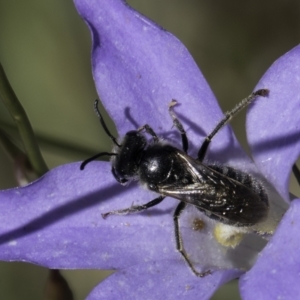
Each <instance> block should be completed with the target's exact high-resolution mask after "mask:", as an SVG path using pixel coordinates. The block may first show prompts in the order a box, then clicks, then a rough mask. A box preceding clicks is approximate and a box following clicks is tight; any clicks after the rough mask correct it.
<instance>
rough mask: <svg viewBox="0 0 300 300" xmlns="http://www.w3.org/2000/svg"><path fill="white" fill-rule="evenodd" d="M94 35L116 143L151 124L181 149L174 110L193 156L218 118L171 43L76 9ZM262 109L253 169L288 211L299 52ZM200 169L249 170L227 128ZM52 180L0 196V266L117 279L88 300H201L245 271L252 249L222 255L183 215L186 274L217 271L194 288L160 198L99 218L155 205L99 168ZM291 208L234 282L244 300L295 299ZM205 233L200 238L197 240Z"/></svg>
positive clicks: (252, 125) (167, 204) (297, 130)
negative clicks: (209, 163) (104, 273)
mask: <svg viewBox="0 0 300 300" xmlns="http://www.w3.org/2000/svg"><path fill="white" fill-rule="evenodd" d="M75 4H76V7H77V9H78V11H79V13H80V14H81V16H82V17H83V19H84V20H85V21H86V22H87V24H88V26H89V27H90V29H91V32H92V37H93V56H92V63H93V72H94V79H95V83H96V86H97V89H98V92H99V96H100V97H101V101H102V102H103V104H104V105H105V107H106V109H107V111H108V112H109V114H110V115H111V117H112V118H113V120H114V121H115V123H116V126H117V130H118V132H119V134H120V136H122V135H124V134H125V133H126V132H127V131H129V130H132V129H135V128H137V127H139V126H141V125H144V124H145V123H148V124H149V125H151V126H152V127H153V129H154V130H155V131H156V132H157V133H158V134H160V135H162V136H164V137H167V138H168V139H170V140H172V141H176V140H177V141H180V139H179V135H178V133H177V132H176V130H173V129H172V121H171V119H170V117H169V116H168V112H167V108H168V103H169V102H170V101H171V99H176V100H178V102H179V103H180V105H179V106H178V107H176V112H177V113H178V115H179V117H180V120H182V122H183V124H184V126H185V128H186V130H187V134H188V137H189V140H190V142H191V147H190V151H189V153H190V155H192V156H195V155H196V153H197V149H198V148H199V147H200V145H201V143H202V141H203V138H204V137H205V135H206V134H207V133H209V132H210V131H211V130H212V129H213V128H214V126H215V125H216V123H217V122H218V121H219V120H220V119H221V118H222V116H223V113H222V112H221V110H220V108H219V106H218V104H217V102H216V100H215V98H214V95H213V93H212V92H211V90H210V88H209V86H208V84H207V83H206V81H205V79H204V78H203V76H202V74H201V73H200V71H199V69H198V68H197V66H196V64H195V63H194V61H193V60H192V58H191V57H190V55H189V53H188V52H187V50H186V49H185V48H184V46H183V45H182V44H181V43H180V42H179V41H178V40H177V39H176V38H175V37H174V36H172V35H171V34H170V33H168V32H166V31H164V30H163V29H161V28H158V27H157V25H155V24H153V23H152V22H151V21H149V20H148V19H146V18H145V17H143V16H141V15H140V14H138V13H137V12H135V11H134V10H132V9H131V8H130V7H128V6H126V5H125V4H124V3H123V2H122V1H120V0H110V1H103V2H101V4H100V2H99V1H96V0H90V1H84V0H76V1H75ZM259 88H268V89H269V90H270V95H269V97H268V98H261V99H259V100H258V101H256V102H255V103H254V105H252V106H251V108H250V110H249V111H248V117H247V133H248V138H249V143H250V146H251V148H252V154H253V159H254V161H255V164H256V167H257V168H258V169H259V170H260V172H261V173H262V174H263V175H264V176H265V177H266V179H267V180H268V181H269V182H271V183H272V184H273V185H274V186H275V188H276V190H277V191H278V193H279V194H280V195H281V196H282V198H283V199H284V200H285V201H286V202H287V203H289V202H290V195H289V191H288V181H289V176H290V171H291V167H292V165H293V163H294V162H295V161H296V159H297V158H298V156H299V152H300V126H299V125H298V124H300V122H299V121H300V47H299V46H298V47H296V48H294V49H292V50H291V51H290V52H288V53H287V54H285V55H284V56H283V57H281V58H280V59H279V60H278V61H276V62H275V63H274V64H273V65H272V66H271V68H270V69H269V70H268V71H267V73H266V74H265V75H264V76H263V78H262V79H261V81H260V82H259V84H258V85H257V86H256V88H255V90H256V89H259ZM208 158H209V159H210V160H217V161H220V162H222V163H226V164H230V165H233V166H235V167H238V168H240V169H242V170H252V171H253V169H254V166H253V163H252V162H251V160H250V159H249V158H248V157H247V156H246V155H245V153H244V152H243V150H242V149H241V148H240V146H239V144H238V142H237V141H236V139H235V137H234V135H233V134H232V131H231V130H230V127H226V128H224V129H223V130H222V131H221V132H219V133H218V134H217V136H216V137H215V139H214V140H213V142H212V144H211V146H210V148H209V155H208ZM79 166H80V164H79V163H74V164H69V165H64V166H61V167H59V168H56V169H54V170H52V171H50V172H49V173H48V174H46V175H45V176H44V177H42V178H40V179H39V180H38V181H36V182H34V183H32V184H30V185H28V186H27V187H23V188H16V189H11V190H7V191H2V192H1V193H0V213H1V218H0V234H1V235H0V259H2V260H6V261H14V260H18V261H27V262H32V263H36V264H40V265H43V266H46V267H49V268H59V269H64V268H68V269H80V268H91V269H92V268H94V269H116V270H117V272H115V273H114V274H113V275H112V276H110V277H109V278H108V279H106V280H105V281H104V282H103V283H102V284H101V285H99V286H97V287H96V288H95V289H94V290H93V291H92V292H91V294H90V295H89V297H88V299H102V298H103V299H119V298H122V299H124V298H125V299H142V298H144V299H157V298H161V297H162V295H163V297H164V298H166V299H175V298H184V297H186V298H188V299H207V298H209V297H210V296H211V295H212V294H213V293H214V292H215V290H216V289H218V287H220V286H221V285H222V284H223V283H225V282H227V281H229V280H231V279H233V278H237V277H239V276H241V275H242V274H243V272H242V271H241V268H245V269H249V268H250V266H251V264H252V263H253V262H251V259H254V258H255V256H253V255H255V253H256V252H257V251H258V249H252V248H255V245H254V244H252V242H253V240H252V239H251V237H250V238H249V239H248V240H247V239H246V241H245V242H244V243H242V244H241V246H238V247H237V248H236V249H232V250H226V249H224V248H222V246H220V245H219V244H218V243H217V242H216V241H215V240H214V239H213V238H212V236H211V233H210V232H209V231H208V230H206V229H205V230H203V231H201V232H198V231H193V230H192V226H191V223H192V221H193V220H194V218H195V216H196V212H195V210H194V209H193V207H191V208H190V209H189V210H187V211H186V212H185V213H184V215H183V217H182V221H181V230H182V235H183V237H184V239H185V246H186V248H187V249H188V252H189V253H190V254H191V256H192V257H193V260H195V266H196V267H197V268H200V269H201V267H204V268H205V267H212V266H215V267H217V268H218V270H216V271H214V272H213V274H212V275H210V276H206V277H205V278H198V277H196V276H195V275H194V274H193V273H192V272H191V271H190V269H189V268H188V267H187V265H186V264H185V262H184V261H183V259H182V257H181V256H180V254H179V253H178V252H177V251H176V250H175V241H174V233H173V220H172V213H173V210H174V208H175V207H176V204H177V203H178V201H177V200H175V199H171V198H167V199H166V200H164V201H163V202H162V203H161V204H160V205H159V206H157V207H155V208H153V209H150V210H149V211H147V212H145V213H141V214H135V215H130V216H111V217H109V218H108V219H107V220H103V219H102V217H101V213H103V212H107V211H111V210H114V209H120V208H125V207H128V206H130V205H131V204H132V203H135V204H137V203H146V202H147V201H149V200H151V199H153V198H154V197H155V195H153V193H151V192H150V191H146V190H143V189H142V188H141V187H139V186H138V185H137V184H131V185H129V186H128V187H122V186H120V185H119V184H118V183H116V181H115V180H114V178H113V176H112V175H111V173H110V164H109V163H107V162H93V163H91V164H89V165H88V166H87V167H86V169H85V170H84V172H81V171H80V170H79ZM299 220H300V202H299V200H294V201H293V202H292V205H291V206H290V208H289V210H288V212H287V213H286V214H285V216H284V217H283V219H282V221H281V223H280V225H279V226H278V229H277V230H276V233H275V234H274V236H273V237H272V239H271V241H270V242H269V243H268V245H267V246H266V247H265V249H264V250H263V251H262V252H261V254H260V255H259V258H258V259H257V261H256V263H255V265H254V266H253V267H252V268H251V269H250V271H248V272H247V273H245V274H244V275H242V276H241V280H240V285H241V294H242V297H243V299H253V297H254V295H255V297H256V298H257V299H274V298H282V299H296V298H297V297H298V295H299V292H300V289H299V287H298V284H297V283H298V281H299V274H300V256H299V255H298V249H299V246H300V242H299V241H300V230H299V229H300V228H299V222H300V221H299ZM206 231H207V232H206Z"/></svg>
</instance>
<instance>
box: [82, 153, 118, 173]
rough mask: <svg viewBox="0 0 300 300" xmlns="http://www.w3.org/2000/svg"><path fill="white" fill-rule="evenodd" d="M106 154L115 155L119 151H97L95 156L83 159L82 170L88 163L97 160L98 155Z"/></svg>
mask: <svg viewBox="0 0 300 300" xmlns="http://www.w3.org/2000/svg"><path fill="white" fill-rule="evenodd" d="M104 155H108V156H113V155H117V153H109V152H100V153H97V154H96V155H94V156H92V157H90V158H88V159H86V160H85V161H83V162H82V163H81V165H80V170H81V171H82V170H83V169H84V168H85V166H86V165H87V164H88V163H90V162H91V161H93V160H96V159H97V158H98V157H100V156H104Z"/></svg>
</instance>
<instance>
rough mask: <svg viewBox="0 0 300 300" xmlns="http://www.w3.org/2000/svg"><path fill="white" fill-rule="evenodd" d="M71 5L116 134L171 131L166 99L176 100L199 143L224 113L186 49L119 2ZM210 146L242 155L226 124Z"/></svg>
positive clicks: (224, 156) (80, 1) (225, 154)
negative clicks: (87, 39) (88, 40)
mask: <svg viewBox="0 0 300 300" xmlns="http://www.w3.org/2000/svg"><path fill="white" fill-rule="evenodd" d="M75 5H76V7H77V9H78V11H79V13H80V15H81V16H82V17H83V18H84V20H85V21H86V22H87V24H88V25H89V27H90V29H91V32H92V37H93V58H92V62H93V72H94V79H95V83H96V87H97V90H98V93H99V95H100V98H101V101H102V102H103V104H104V105H105V107H106V109H107V110H108V112H109V114H110V115H111V117H112V118H113V120H114V121H115V123H116V126H117V130H118V132H119V134H120V135H124V133H126V132H127V131H128V130H132V129H135V128H137V127H140V126H142V125H144V124H145V123H148V124H149V125H150V126H152V127H153V129H154V130H155V131H156V132H159V133H162V132H164V133H165V132H168V131H170V129H171V128H172V121H171V118H170V117H169V115H168V104H169V103H170V101H171V100H172V99H176V100H177V101H178V102H179V103H180V104H181V105H180V106H179V107H178V108H177V109H176V110H177V112H178V114H179V116H180V119H181V120H182V121H183V123H184V126H185V128H186V130H187V133H188V136H189V138H190V140H191V141H192V143H194V146H195V147H196V148H199V146H200V145H201V143H202V141H203V137H204V136H205V135H206V134H208V133H209V132H210V131H211V130H212V129H213V128H214V126H215V125H216V123H217V121H219V120H220V119H221V118H222V115H223V114H222V112H221V110H220V108H219V106H218V104H217V102H216V100H215V97H214V95H213V94H212V92H211V90H210V88H209V86H208V84H207V82H206V81H205V79H204V77H203V75H202V74H201V72H200V71H199V69H198V67H197V65H196V64H195V62H194V60H193V59H192V57H191V56H190V54H189V53H188V51H187V50H186V48H185V47H184V46H183V45H182V44H181V43H180V42H179V41H178V39H177V38H175V37H174V36H173V35H171V34H170V33H168V32H166V31H165V30H163V29H162V28H160V27H158V26H157V25H155V24H154V23H153V22H151V21H150V20H148V19H147V18H145V17H144V16H142V15H140V14H139V13H137V12H136V11H134V10H133V9H131V8H130V7H129V6H127V5H126V4H125V3H124V2H123V1H120V0H111V1H104V2H101V5H100V3H99V1H96V0H91V1H83V0H75ZM177 138H178V137H177ZM195 147H194V148H195ZM229 147H230V151H228V152H229V153H228V152H226V151H225V150H224V149H227V148H229ZM191 148H193V147H191ZM211 148H212V149H213V150H214V151H217V150H221V149H223V151H224V152H223V153H222V156H220V155H219V157H218V160H219V161H220V160H221V161H226V160H227V161H228V160H229V159H230V158H232V157H234V156H242V157H243V158H245V155H244V154H243V153H242V152H241V151H240V149H235V148H239V146H238V144H237V142H236V140H235V138H234V136H233V135H232V133H231V131H230V130H229V129H228V128H226V129H224V130H222V132H221V133H220V134H218V135H217V137H216V138H215V139H214V142H213V143H212V146H211ZM192 152H193V153H196V150H195V149H194V151H192Z"/></svg>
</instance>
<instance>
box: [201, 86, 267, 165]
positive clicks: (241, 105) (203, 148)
mask: <svg viewBox="0 0 300 300" xmlns="http://www.w3.org/2000/svg"><path fill="white" fill-rule="evenodd" d="M268 94H269V90H267V89H261V90H257V91H255V92H253V93H252V94H250V95H249V96H248V97H247V98H245V99H243V100H242V101H241V102H240V103H238V104H237V105H236V106H235V107H234V108H233V109H232V110H231V111H228V112H226V113H225V115H224V117H223V119H222V120H221V121H220V122H219V123H218V124H217V126H216V127H215V128H214V130H213V131H212V132H211V133H210V134H209V135H208V136H207V137H206V138H205V140H204V142H203V144H202V146H201V147H200V149H199V151H198V160H199V161H203V159H204V157H205V154H206V151H207V148H208V146H209V144H210V142H211V140H212V139H213V137H214V136H215V135H216V134H217V133H218V132H219V131H220V130H221V129H222V128H223V127H224V126H225V125H226V124H227V123H229V122H230V121H231V119H232V118H233V117H234V116H235V115H236V114H237V113H239V112H240V111H241V110H242V109H243V108H245V107H246V106H248V105H249V104H250V103H251V102H253V101H254V100H255V99H256V98H257V97H259V96H261V97H267V96H268Z"/></svg>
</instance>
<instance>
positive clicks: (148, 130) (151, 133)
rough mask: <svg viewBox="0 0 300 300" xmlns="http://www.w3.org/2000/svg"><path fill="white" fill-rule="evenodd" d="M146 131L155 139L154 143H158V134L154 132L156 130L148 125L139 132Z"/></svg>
mask: <svg viewBox="0 0 300 300" xmlns="http://www.w3.org/2000/svg"><path fill="white" fill-rule="evenodd" d="M143 130H145V131H146V132H147V133H148V134H149V135H151V136H152V138H153V141H154V142H155V143H157V142H158V140H159V139H158V136H157V135H156V133H155V132H154V130H153V129H152V128H151V127H150V126H149V125H148V124H145V125H144V126H142V127H140V128H139V129H138V130H137V131H138V132H140V131H143Z"/></svg>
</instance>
